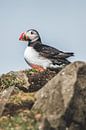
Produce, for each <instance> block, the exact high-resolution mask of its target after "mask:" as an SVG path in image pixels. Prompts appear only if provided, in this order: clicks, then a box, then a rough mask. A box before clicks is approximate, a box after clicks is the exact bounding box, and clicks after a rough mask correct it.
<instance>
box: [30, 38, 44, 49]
mask: <svg viewBox="0 0 86 130" xmlns="http://www.w3.org/2000/svg"><path fill="white" fill-rule="evenodd" d="M37 43H41V39H40V38H39V39H37V40H36V41H28V46H32V47H33V46H34V45H35V44H37Z"/></svg>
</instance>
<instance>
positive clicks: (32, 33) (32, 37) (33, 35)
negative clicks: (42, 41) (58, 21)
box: [26, 30, 39, 41]
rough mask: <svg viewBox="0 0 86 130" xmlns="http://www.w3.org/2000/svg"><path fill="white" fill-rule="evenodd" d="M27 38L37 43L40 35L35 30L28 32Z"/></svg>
mask: <svg viewBox="0 0 86 130" xmlns="http://www.w3.org/2000/svg"><path fill="white" fill-rule="evenodd" d="M26 36H27V37H29V39H30V40H31V41H36V40H37V39H38V38H39V35H38V34H37V33H36V32H35V31H33V30H30V31H28V32H26Z"/></svg>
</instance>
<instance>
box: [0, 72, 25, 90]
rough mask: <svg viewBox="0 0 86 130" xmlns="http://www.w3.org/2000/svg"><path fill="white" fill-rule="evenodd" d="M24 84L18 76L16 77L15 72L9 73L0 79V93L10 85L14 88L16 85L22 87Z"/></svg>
mask: <svg viewBox="0 0 86 130" xmlns="http://www.w3.org/2000/svg"><path fill="white" fill-rule="evenodd" d="M24 84H25V80H24V79H22V78H21V77H20V76H18V73H17V72H10V73H7V74H3V75H2V76H1V77H0V91H1V90H3V89H6V88H8V87H10V86H12V85H14V86H16V85H20V86H22V85H24Z"/></svg>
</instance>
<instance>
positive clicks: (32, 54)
mask: <svg viewBox="0 0 86 130" xmlns="http://www.w3.org/2000/svg"><path fill="white" fill-rule="evenodd" d="M19 40H20V41H26V42H27V43H28V44H27V47H26V49H25V52H24V59H25V61H26V62H27V64H28V65H29V66H30V67H31V68H33V69H35V70H36V71H39V72H43V71H45V70H46V69H57V68H58V67H60V66H63V65H68V64H70V63H71V62H70V61H69V60H68V59H67V58H69V57H70V56H73V55H74V53H73V52H63V51H61V50H59V49H57V48H55V47H52V46H49V45H46V44H43V43H42V41H41V37H40V34H39V33H38V31H37V30H35V29H29V30H27V31H26V32H22V33H21V34H20V37H19Z"/></svg>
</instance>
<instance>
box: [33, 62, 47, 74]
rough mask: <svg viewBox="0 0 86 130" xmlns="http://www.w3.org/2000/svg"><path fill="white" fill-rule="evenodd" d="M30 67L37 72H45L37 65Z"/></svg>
mask: <svg viewBox="0 0 86 130" xmlns="http://www.w3.org/2000/svg"><path fill="white" fill-rule="evenodd" d="M31 67H32V68H33V69H35V70H37V71H39V72H43V71H45V69H44V68H43V67H41V66H39V65H35V64H31Z"/></svg>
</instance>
